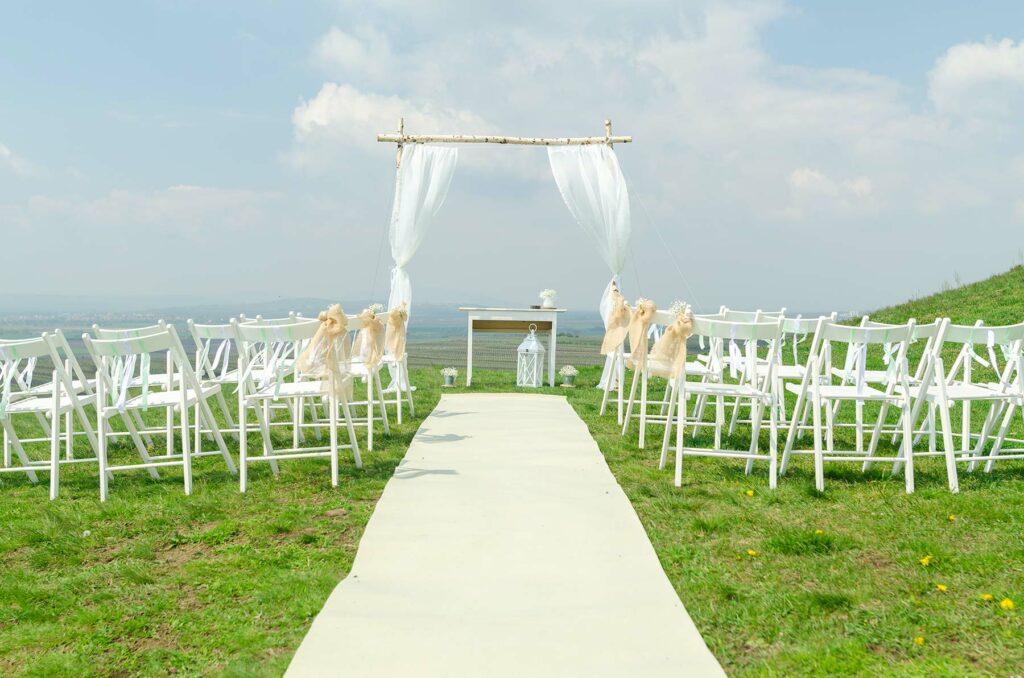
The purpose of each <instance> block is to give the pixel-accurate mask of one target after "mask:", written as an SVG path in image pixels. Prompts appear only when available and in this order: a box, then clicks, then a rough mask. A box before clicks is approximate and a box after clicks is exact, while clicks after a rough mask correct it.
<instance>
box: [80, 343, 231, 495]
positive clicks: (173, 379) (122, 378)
mask: <svg viewBox="0 0 1024 678" xmlns="http://www.w3.org/2000/svg"><path fill="white" fill-rule="evenodd" d="M82 340H83V341H84V342H85V345H86V349H87V350H88V351H89V353H90V355H92V356H93V357H94V360H95V361H96V373H97V378H96V401H97V403H96V416H97V430H98V431H99V450H98V452H99V454H98V457H99V466H100V500H101V501H106V500H107V496H108V493H109V478H110V475H111V474H113V473H114V472H115V471H127V470H134V469H146V470H147V471H149V472H150V475H155V474H156V473H157V469H158V468H162V467H168V466H181V467H182V469H183V475H184V485H185V494H191V493H192V459H193V457H198V456H206V455H216V454H219V455H220V456H221V457H222V458H223V459H224V463H225V464H226V465H227V467H228V469H229V470H230V471H231V472H232V473H235V472H236V469H235V463H234V460H233V459H232V458H231V454H230V452H228V448H227V445H226V444H225V443H224V438H223V437H222V436H221V433H220V429H219V428H218V426H217V421H216V419H215V418H214V416H213V411H212V410H211V409H210V406H209V402H208V400H209V398H210V397H212V396H213V395H214V394H215V393H216V392H217V391H218V390H219V389H220V385H218V384H209V385H206V386H202V385H201V384H200V383H199V379H198V378H197V377H196V374H195V372H194V371H193V369H192V366H191V364H190V362H189V360H188V357H187V356H186V355H185V349H184V348H183V347H182V345H181V341H180V340H179V339H178V335H177V333H176V332H175V331H174V327H172V326H169V325H168V326H165V327H164V328H163V329H161V330H158V331H154V332H152V333H146V334H143V335H141V336H136V337H118V338H113V339H94V338H92V337H90V336H89V335H83V337H82ZM154 355H156V356H164V357H165V360H166V363H165V370H164V373H163V377H164V379H162V380H160V382H162V383H164V384H167V385H169V386H171V388H165V389H164V390H160V391H152V392H151V391H150V389H149V386H150V384H151V383H152V381H153V380H152V379H151V378H152V377H154V376H157V375H152V374H150V373H149V369H150V366H151V364H152V358H153V356H154ZM136 366H139V370H136ZM135 383H140V384H141V386H140V388H141V393H138V394H137V395H134V391H135V390H136V389H135V388H134V386H133V385H134V384H135ZM108 388H109V389H110V391H109V392H108V390H107V389H108ZM192 407H196V409H197V411H198V415H199V417H200V418H201V419H202V420H203V421H204V425H205V427H206V428H207V430H209V431H210V433H211V434H212V436H213V438H214V441H215V442H216V444H217V450H215V451H209V452H204V451H203V450H202V449H200V448H194V449H193V448H192V445H191V441H190V437H191V431H190V426H189V409H190V408H192ZM150 409H157V410H159V409H164V410H166V412H167V417H166V420H167V422H168V424H167V425H166V426H165V428H164V430H163V433H164V435H166V436H167V446H166V447H167V452H166V453H165V454H162V455H150V454H149V452H148V450H146V448H145V446H144V444H143V442H142V440H141V439H140V438H139V436H138V435H135V434H133V435H132V438H133V441H134V442H135V445H136V448H137V449H138V451H139V454H140V456H141V457H142V462H141V463H124V464H115V465H111V464H110V459H109V446H108V439H109V437H110V436H109V434H108V425H109V421H110V420H111V419H113V418H115V417H119V416H121V415H124V414H125V413H126V412H135V413H142V412H146V411H147V410H150ZM175 414H177V415H178V417H179V422H180V426H176V425H175V422H174V415H175ZM124 420H125V421H128V418H124ZM176 428H178V429H179V431H180V432H179V433H178V438H179V439H180V445H181V450H180V452H179V451H178V450H177V449H176V446H175V443H174V438H175V429H176ZM147 432H148V433H149V434H150V435H154V434H159V432H160V429H158V428H152V429H148V431H147ZM130 433H133V432H131V431H130Z"/></svg>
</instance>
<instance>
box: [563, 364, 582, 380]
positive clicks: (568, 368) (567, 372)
mask: <svg viewBox="0 0 1024 678" xmlns="http://www.w3.org/2000/svg"><path fill="white" fill-rule="evenodd" d="M558 373H559V374H560V375H562V376H563V377H575V376H576V375H577V374H579V373H580V371H579V370H577V369H576V368H575V367H574V366H572V365H562V367H561V368H559V370H558Z"/></svg>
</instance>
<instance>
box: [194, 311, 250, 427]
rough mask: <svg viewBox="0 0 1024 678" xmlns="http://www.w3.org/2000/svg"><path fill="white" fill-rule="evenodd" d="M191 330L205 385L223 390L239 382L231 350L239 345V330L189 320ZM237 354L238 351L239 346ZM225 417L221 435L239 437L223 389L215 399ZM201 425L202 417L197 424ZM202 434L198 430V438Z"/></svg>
mask: <svg viewBox="0 0 1024 678" xmlns="http://www.w3.org/2000/svg"><path fill="white" fill-rule="evenodd" d="M188 331H189V334H191V335H192V341H193V342H194V344H195V347H196V358H195V365H194V368H193V369H194V370H195V373H196V376H197V377H198V378H199V381H200V383H202V384H220V385H221V386H222V387H226V386H228V385H232V386H233V385H235V384H237V383H238V373H237V371H236V370H235V369H233V367H232V360H231V348H232V346H234V344H235V331H234V328H233V327H232V326H231V324H230V323H227V324H221V325H211V324H200V323H196V322H195V321H193V320H192V319H191V318H190V319H189V320H188ZM235 352H236V353H237V352H238V349H237V347H236V348H235ZM214 397H215V398H216V399H217V405H218V407H219V408H220V411H221V414H223V415H224V422H225V423H226V424H227V427H226V428H223V429H221V433H230V434H231V436H232V437H233V438H235V439H237V438H238V435H237V434H238V426H237V424H235V418H234V416H233V415H232V414H231V409H230V408H229V407H228V404H227V401H226V400H225V399H224V392H223V388H222V389H220V390H218V391H217V393H216V394H215V396H214ZM196 423H197V424H198V418H197V422H196ZM199 435H200V427H199V426H197V427H196V436H197V441H198V436H199ZM196 445H198V442H197V443H196Z"/></svg>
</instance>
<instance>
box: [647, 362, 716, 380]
mask: <svg viewBox="0 0 1024 678" xmlns="http://www.w3.org/2000/svg"><path fill="white" fill-rule="evenodd" d="M685 369H686V375H687V376H689V377H704V376H707V375H709V374H711V373H712V371H711V369H710V368H709V367H708V366H707V365H705V364H704V363H701V362H697V361H696V360H691V361H690V362H688V363H686V368H685ZM647 372H648V374H650V375H652V376H655V377H663V378H665V379H670V378H672V377H674V376H675V374H673V372H672V363H671V362H670V361H667V360H657V359H654V358H650V357H648V358H647Z"/></svg>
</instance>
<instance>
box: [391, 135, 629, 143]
mask: <svg viewBox="0 0 1024 678" xmlns="http://www.w3.org/2000/svg"><path fill="white" fill-rule="evenodd" d="M377 141H382V142H387V143H393V144H510V145H518V146H587V145H590V144H628V143H630V142H632V141H633V137H503V136H490V135H468V134H378V135H377Z"/></svg>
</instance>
